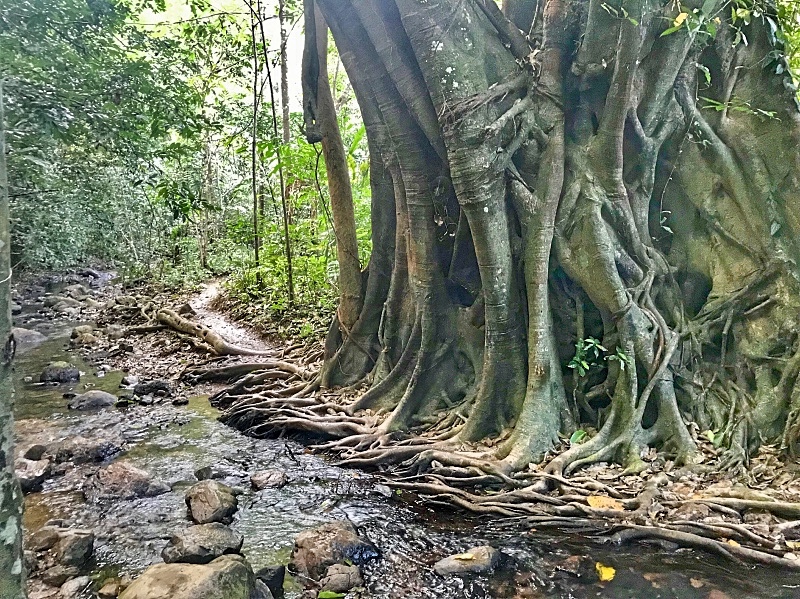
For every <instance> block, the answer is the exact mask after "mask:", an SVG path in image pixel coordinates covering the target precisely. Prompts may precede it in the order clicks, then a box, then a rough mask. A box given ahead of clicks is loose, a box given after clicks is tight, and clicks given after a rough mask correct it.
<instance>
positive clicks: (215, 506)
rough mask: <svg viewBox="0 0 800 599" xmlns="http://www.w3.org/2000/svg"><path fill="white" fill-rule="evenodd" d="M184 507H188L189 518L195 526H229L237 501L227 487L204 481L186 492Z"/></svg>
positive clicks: (213, 481) (231, 490)
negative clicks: (217, 523) (220, 523)
mask: <svg viewBox="0 0 800 599" xmlns="http://www.w3.org/2000/svg"><path fill="white" fill-rule="evenodd" d="M186 505H187V506H188V507H189V516H190V517H191V519H192V520H193V521H194V522H196V523H197V524H208V523H209V522H222V523H223V524H230V523H231V521H232V520H233V515H234V514H235V513H236V510H237V508H238V505H239V501H238V500H237V499H236V496H235V495H234V493H233V489H231V488H230V487H229V486H228V485H224V484H222V483H220V482H217V481H215V480H204V481H201V482H199V483H197V484H196V485H193V486H192V487H190V488H189V490H188V491H186Z"/></svg>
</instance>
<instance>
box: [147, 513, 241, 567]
mask: <svg viewBox="0 0 800 599" xmlns="http://www.w3.org/2000/svg"><path fill="white" fill-rule="evenodd" d="M242 543H244V537H243V536H242V535H240V534H238V533H236V532H234V531H233V530H231V529H230V528H228V527H227V526H225V525H224V524H220V523H219V522H211V523H210V524H197V525H195V526H190V527H189V528H187V529H186V530H183V531H181V532H179V533H177V534H175V535H174V536H173V537H172V538H171V539H170V541H169V543H168V544H167V546H166V547H164V550H163V551H162V552H161V557H162V558H163V560H164V561H165V562H166V563H168V564H171V563H176V562H180V563H186V564H207V563H209V562H210V561H213V560H215V559H216V558H218V557H220V556H222V555H228V554H231V553H239V552H241V550H242Z"/></svg>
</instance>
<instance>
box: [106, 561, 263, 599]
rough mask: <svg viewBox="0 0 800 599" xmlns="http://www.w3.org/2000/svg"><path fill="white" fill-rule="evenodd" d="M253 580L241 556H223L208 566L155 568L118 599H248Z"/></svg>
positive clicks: (132, 584) (174, 565)
mask: <svg viewBox="0 0 800 599" xmlns="http://www.w3.org/2000/svg"><path fill="white" fill-rule="evenodd" d="M254 590H255V577H254V576H253V570H252V569H251V568H250V565H249V564H248V563H247V562H246V561H245V560H244V558H243V557H241V556H238V555H237V556H234V555H223V556H222V557H218V558H217V559H215V560H214V561H212V562H210V563H208V564H156V565H155V566H150V567H149V568H148V569H147V570H145V571H144V572H143V573H142V575H141V576H139V578H137V579H136V580H134V581H133V582H132V583H131V585H130V586H129V587H128V588H127V589H125V590H124V591H123V592H122V593H121V594H120V596H119V597H120V599H250V596H251V594H252V593H253V591H254Z"/></svg>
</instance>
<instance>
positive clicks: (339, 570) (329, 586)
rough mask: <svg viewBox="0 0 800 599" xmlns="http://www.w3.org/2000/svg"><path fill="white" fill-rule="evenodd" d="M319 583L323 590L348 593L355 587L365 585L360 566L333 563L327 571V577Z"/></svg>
mask: <svg viewBox="0 0 800 599" xmlns="http://www.w3.org/2000/svg"><path fill="white" fill-rule="evenodd" d="M319 584H320V587H321V589H322V590H323V591H333V592H334V593H346V592H347V591H349V590H350V589H352V588H354V587H360V586H361V585H363V584H364V579H363V578H361V570H359V568H358V566H348V565H346V564H333V565H332V566H330V567H329V568H328V570H327V571H326V572H325V577H324V578H323V579H322V580H320V581H319Z"/></svg>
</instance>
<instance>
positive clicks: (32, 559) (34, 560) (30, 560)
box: [22, 549, 39, 575]
mask: <svg viewBox="0 0 800 599" xmlns="http://www.w3.org/2000/svg"><path fill="white" fill-rule="evenodd" d="M22 561H23V562H24V564H25V571H26V572H27V573H28V575H30V573H31V572H36V571H37V570H38V569H39V558H38V557H37V556H36V553H35V552H34V551H31V550H30V549H25V550H24V551H23V552H22Z"/></svg>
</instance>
